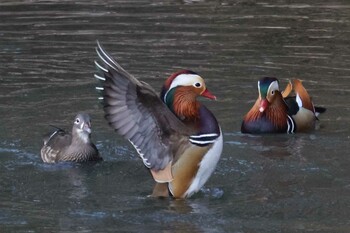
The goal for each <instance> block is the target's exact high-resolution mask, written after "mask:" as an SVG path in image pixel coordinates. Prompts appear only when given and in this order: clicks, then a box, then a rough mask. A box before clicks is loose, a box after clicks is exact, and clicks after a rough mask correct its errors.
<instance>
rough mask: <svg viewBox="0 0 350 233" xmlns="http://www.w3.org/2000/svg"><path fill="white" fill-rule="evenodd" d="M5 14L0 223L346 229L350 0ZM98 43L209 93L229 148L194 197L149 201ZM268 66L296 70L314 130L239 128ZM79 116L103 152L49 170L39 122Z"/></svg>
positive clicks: (12, 5) (19, 6)
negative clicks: (106, 94)
mask: <svg viewBox="0 0 350 233" xmlns="http://www.w3.org/2000/svg"><path fill="white" fill-rule="evenodd" d="M0 19H1V20H0V64H1V65H0V119H1V120H0V232H119V231H120V232H151V231H152V232H235V233H241V232H350V218H349V216H350V178H349V177H350V169H349V166H350V156H349V149H350V146H349V142H350V128H349V122H350V114H349V111H350V105H349V97H350V91H349V90H350V68H349V64H350V55H349V54H350V47H349V44H350V43H349V38H350V2H349V1H347V0H338V1H316V0H310V1H306V0H305V1H287V0H281V1H272V0H267V1H254V0H252V1H249V0H248V1H245V0H242V1H200V0H199V1H150V0H143V1H141V0H140V1H137V0H134V1H126V0H125V1H112V0H110V1H98V0H95V1H35V0H34V1H29V0H27V1H24V0H23V1H1V2H0ZM96 40H99V41H100V42H101V43H102V44H103V45H104V47H105V48H106V49H107V50H108V51H109V52H110V53H111V54H112V55H113V56H115V57H117V58H118V61H119V62H120V63H121V64H122V65H123V66H124V68H125V69H127V70H128V71H129V72H130V73H132V74H133V75H134V76H136V77H138V78H140V79H142V80H143V81H146V82H148V83H150V84H151V85H152V86H153V87H154V88H155V89H160V87H161V85H162V82H163V81H164V79H165V78H166V77H167V76H168V75H170V74H171V73H172V72H174V71H176V70H178V69H180V68H187V69H191V70H194V71H196V72H198V73H199V74H200V75H201V76H202V77H203V78H204V79H205V80H206V82H207V86H208V88H209V89H210V90H211V92H213V93H214V94H215V95H216V96H217V97H218V100H217V101H208V100H204V99H202V100H201V101H202V102H203V103H204V104H206V105H207V106H208V107H209V108H210V109H211V110H212V111H213V112H214V113H215V115H216V116H217V118H218V120H219V122H220V124H221V127H222V129H223V133H224V140H225V144H224V151H223V154H222V158H221V160H220V162H219V164H218V167H217V169H216V171H215V173H214V174H213V176H212V177H211V178H210V180H209V181H208V183H207V184H206V185H205V187H204V188H203V189H202V191H201V192H199V193H198V194H196V195H195V196H193V197H192V198H191V199H188V200H183V201H175V200H167V199H166V200H158V199H152V198H148V197H147V195H148V194H150V193H151V191H152V186H153V181H152V179H151V177H150V175H149V174H148V172H147V170H146V169H145V168H144V167H143V164H142V162H141V160H140V159H139V158H138V155H137V154H136V152H135V151H134V149H133V147H132V146H131V145H130V144H129V143H128V142H127V141H126V140H124V139H122V138H121V137H119V136H118V135H116V134H115V133H114V132H113V130H111V129H110V128H109V127H108V126H107V124H106V122H105V120H104V118H103V111H102V109H101V107H100V106H99V103H98V101H97V97H98V96H97V93H96V92H95V90H94V86H95V84H96V82H95V80H94V78H93V73H94V71H95V67H94V64H93V62H94V59H96V55H95V51H94V47H95V41H96ZM262 76H276V77H278V78H279V79H280V81H281V84H282V86H284V85H285V84H286V83H287V80H288V79H289V78H292V77H299V78H301V79H303V80H304V85H305V87H306V88H307V89H308V91H309V93H310V94H311V95H312V96H313V99H314V102H315V103H316V105H321V106H325V107H327V112H326V113H325V114H324V115H322V116H321V117H320V119H321V122H320V128H319V129H318V130H316V131H315V132H313V133H311V134H297V135H268V136H249V135H242V134H241V133H240V132H239V130H240V124H241V119H242V117H243V115H244V114H245V113H246V112H247V111H248V110H249V108H250V107H251V105H252V104H253V103H254V101H255V99H256V98H257V88H256V84H257V80H258V79H259V78H260V77H262ZM79 111H86V112H88V113H90V115H91V116H92V119H93V139H94V141H95V142H96V144H97V147H98V148H99V150H100V152H101V154H102V156H103V157H104V160H105V161H104V162H102V163H100V164H96V165H72V164H59V165H47V164H43V163H42V161H41V159H40V154H39V152H40V148H41V143H42V141H41V137H42V135H43V134H45V133H46V132H47V131H48V130H49V129H50V128H49V127H48V125H49V124H55V125H58V126H61V127H64V128H68V129H69V128H70V127H71V121H72V120H73V118H74V116H75V114H76V113H77V112H79Z"/></svg>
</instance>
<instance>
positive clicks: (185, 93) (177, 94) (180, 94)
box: [164, 87, 200, 122]
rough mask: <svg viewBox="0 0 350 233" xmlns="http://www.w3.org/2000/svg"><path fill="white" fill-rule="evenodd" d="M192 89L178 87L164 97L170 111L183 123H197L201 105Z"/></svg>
mask: <svg viewBox="0 0 350 233" xmlns="http://www.w3.org/2000/svg"><path fill="white" fill-rule="evenodd" d="M190 88H192V87H176V88H173V89H171V90H169V91H168V92H167V93H166V95H165V96H164V102H165V104H166V105H167V106H168V107H169V109H170V110H171V111H172V112H173V113H174V114H175V115H176V116H177V117H178V118H179V119H180V120H182V121H185V122H187V121H197V120H198V118H199V108H200V103H199V102H198V101H197V99H196V98H197V94H196V93H194V92H193V91H191V90H190Z"/></svg>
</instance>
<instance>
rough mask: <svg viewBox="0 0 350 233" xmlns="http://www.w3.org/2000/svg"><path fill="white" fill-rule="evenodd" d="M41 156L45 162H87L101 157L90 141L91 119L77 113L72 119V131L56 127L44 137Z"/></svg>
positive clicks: (84, 114) (86, 115)
mask: <svg viewBox="0 0 350 233" xmlns="http://www.w3.org/2000/svg"><path fill="white" fill-rule="evenodd" d="M41 158H42V160H43V161H44V162H45V163H56V162H60V161H71V162H87V161H99V160H102V158H101V157H100V155H99V152H98V150H97V148H96V146H95V145H94V144H93V143H92V141H91V120H90V116H89V115H88V114H86V113H79V114H78V115H77V116H76V117H75V120H74V123H73V127H72V133H68V132H66V131H64V130H62V129H59V128H56V130H55V131H54V132H52V133H51V134H49V135H48V136H46V137H45V138H44V145H43V147H42V148H41Z"/></svg>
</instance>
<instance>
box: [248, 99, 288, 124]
mask: <svg viewBox="0 0 350 233" xmlns="http://www.w3.org/2000/svg"><path fill="white" fill-rule="evenodd" d="M259 108H260V100H259V99H257V101H256V102H255V104H254V106H253V108H252V109H251V110H250V111H249V112H248V113H247V115H246V118H245V119H246V120H247V121H258V120H259V119H262V118H265V119H267V120H268V121H269V122H271V123H272V124H274V126H275V127H276V128H278V129H281V128H283V127H285V125H286V124H287V120H286V119H287V110H288V108H287V105H286V103H285V102H284V101H283V99H282V98H278V99H276V100H275V101H274V102H273V103H271V104H270V105H269V106H268V107H267V108H266V109H265V111H264V112H260V111H259Z"/></svg>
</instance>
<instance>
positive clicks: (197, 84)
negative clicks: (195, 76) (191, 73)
mask: <svg viewBox="0 0 350 233" xmlns="http://www.w3.org/2000/svg"><path fill="white" fill-rule="evenodd" d="M194 86H195V87H201V86H202V85H201V84H200V83H195V84H194Z"/></svg>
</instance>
